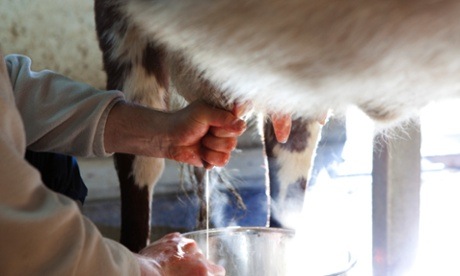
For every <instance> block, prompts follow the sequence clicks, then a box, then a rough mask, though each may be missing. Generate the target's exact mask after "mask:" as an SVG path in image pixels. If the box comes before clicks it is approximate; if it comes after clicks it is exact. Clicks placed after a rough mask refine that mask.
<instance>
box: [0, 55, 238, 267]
mask: <svg viewBox="0 0 460 276" xmlns="http://www.w3.org/2000/svg"><path fill="white" fill-rule="evenodd" d="M0 59H1V62H0V110H1V114H2V115H1V116H0V156H1V157H0V175H1V178H0V179H1V180H0V244H1V247H0V271H1V274H2V275H12V274H14V275H70V274H72V275H223V274H224V273H225V271H224V269H223V268H222V267H220V266H217V265H215V264H213V263H211V262H209V261H207V260H206V258H205V257H204V256H203V254H202V253H201V251H200V250H199V249H198V247H197V244H196V243H195V242H194V241H193V240H190V239H186V238H184V237H182V236H181V235H180V234H178V233H172V234H169V235H166V236H165V237H163V238H162V239H160V240H158V241H156V242H154V243H152V244H151V245H149V246H148V247H146V248H145V249H143V250H142V251H141V252H140V253H139V254H134V253H131V252H130V251H129V250H128V249H126V248H125V247H123V246H122V245H121V244H119V243H117V242H115V241H112V240H109V239H107V238H104V237H103V236H102V235H101V233H100V232H99V231H98V230H97V228H96V227H95V226H94V225H93V224H92V223H91V222H90V221H89V220H88V219H87V218H85V217H84V216H83V215H82V214H81V213H80V211H79V208H78V206H77V204H76V203H75V201H74V200H72V199H70V198H68V197H65V196H63V195H60V194H58V193H55V192H52V191H51V190H50V189H48V188H47V187H45V185H43V184H42V180H41V178H40V174H39V173H38V171H37V170H36V169H35V168H34V167H33V166H31V165H30V164H29V163H28V162H27V161H26V160H25V152H26V150H32V151H46V152H57V153H62V154H68V155H74V156H110V155H111V154H112V153H114V152H121V153H130V154H136V155H146V156H152V157H161V158H169V159H173V160H176V161H179V162H186V163H189V164H191V165H194V166H199V167H200V166H203V163H205V164H206V165H208V164H210V165H212V166H223V165H225V163H226V162H228V160H229V158H230V154H231V151H232V150H233V149H234V147H235V145H236V139H237V137H238V136H239V135H241V134H242V132H243V131H244V130H245V128H246V125H245V123H244V121H243V120H241V119H239V118H237V117H236V116H235V115H234V114H232V113H231V112H228V111H225V110H221V109H217V108H213V107H212V106H209V105H207V104H205V103H203V102H201V101H196V102H193V103H191V104H190V105H189V106H188V107H186V108H184V109H182V110H179V111H177V112H172V113H168V112H161V111H157V110H153V109H150V108H147V107H142V106H139V105H135V104H132V103H127V102H126V101H125V100H124V97H123V93H121V92H120V91H103V90H98V89H95V88H93V87H91V86H89V85H86V84H83V83H80V82H76V81H72V80H70V79H68V78H66V77H64V76H62V75H59V74H57V73H54V72H52V71H40V72H34V71H32V70H31V60H30V59H29V58H28V57H25V56H21V55H8V56H6V57H5V56H3V55H2V53H1V52H0Z"/></svg>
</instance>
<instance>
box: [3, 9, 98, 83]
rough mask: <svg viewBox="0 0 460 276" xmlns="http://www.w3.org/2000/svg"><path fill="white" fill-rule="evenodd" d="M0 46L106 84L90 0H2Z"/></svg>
mask: <svg viewBox="0 0 460 276" xmlns="http://www.w3.org/2000/svg"><path fill="white" fill-rule="evenodd" d="M0 49H1V50H2V52H3V54H10V53H20V54H25V55H28V56H29V57H31V58H32V60H33V69H34V70H40V69H44V68H46V69H51V70H54V71H57V72H59V73H62V74H64V75H66V76H69V77H71V78H73V79H75V80H80V81H85V82H87V83H89V84H91V85H93V86H96V87H98V88H103V87H105V73H104V72H103V70H102V56H101V53H100V50H99V46H98V44H97V39H96V31H95V27H94V12H93V0H58V1H56V0H1V1H0Z"/></svg>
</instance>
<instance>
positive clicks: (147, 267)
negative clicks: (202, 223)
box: [136, 233, 225, 276]
mask: <svg viewBox="0 0 460 276" xmlns="http://www.w3.org/2000/svg"><path fill="white" fill-rule="evenodd" d="M136 257H137V259H138V262H139V264H140V267H141V275H155V276H157V275H158V276H190V275H196V276H223V275H225V269H224V268H223V267H221V266H218V265H215V264H213V263H211V262H210V261H208V260H206V258H205V256H204V255H203V254H202V253H201V251H200V249H199V248H198V246H197V244H196V242H195V241H194V240H191V239H187V238H184V237H182V236H181V235H180V234H179V233H172V234H168V235H166V236H164V237H163V238H161V239H159V240H157V241H155V242H153V243H152V244H150V245H149V246H147V247H146V248H144V249H143V250H141V252H140V253H139V254H136Z"/></svg>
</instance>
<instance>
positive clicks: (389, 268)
mask: <svg viewBox="0 0 460 276" xmlns="http://www.w3.org/2000/svg"><path fill="white" fill-rule="evenodd" d="M420 146H421V135H420V125H419V124H418V123H414V124H413V125H410V126H408V127H407V128H404V129H400V130H395V132H392V134H391V136H390V137H385V135H384V134H379V135H377V136H376V138H375V139H374V156H373V170H372V178H373V188H372V206H373V215H372V217H373V218H372V232H373V233H372V234H373V270H374V276H400V275H404V272H406V271H407V270H409V269H410V268H411V266H412V265H413V262H414V260H415V256H416V252H417V244H418V236H419V235H418V233H419V216H420V184H421V175H420V174H421V163H420V160H421V155H420Z"/></svg>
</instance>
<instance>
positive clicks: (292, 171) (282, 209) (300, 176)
mask: <svg viewBox="0 0 460 276" xmlns="http://www.w3.org/2000/svg"><path fill="white" fill-rule="evenodd" d="M320 128H321V126H320V124H319V123H318V122H317V120H302V119H296V120H293V122H292V129H291V134H290V136H289V139H288V141H287V142H286V143H284V144H282V143H278V142H277V140H276V137H275V133H274V130H273V126H272V124H271V122H269V121H267V122H265V123H264V146H265V152H266V157H267V160H266V161H267V165H268V166H267V167H268V171H267V185H268V188H269V190H270V197H271V198H270V212H269V214H270V216H269V225H270V226H271V227H286V226H292V223H290V222H289V221H288V220H289V216H290V215H291V214H295V213H300V211H301V210H302V206H303V202H304V195H305V190H306V187H307V180H308V178H309V174H310V171H311V166H312V160H313V155H314V153H315V150H316V146H317V141H318V137H319V134H320Z"/></svg>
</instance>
